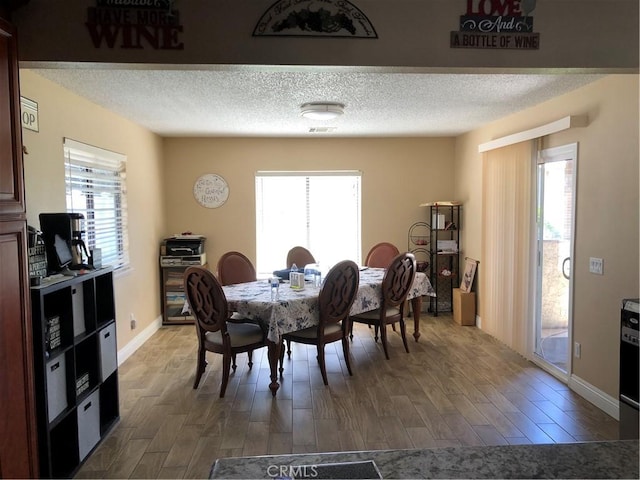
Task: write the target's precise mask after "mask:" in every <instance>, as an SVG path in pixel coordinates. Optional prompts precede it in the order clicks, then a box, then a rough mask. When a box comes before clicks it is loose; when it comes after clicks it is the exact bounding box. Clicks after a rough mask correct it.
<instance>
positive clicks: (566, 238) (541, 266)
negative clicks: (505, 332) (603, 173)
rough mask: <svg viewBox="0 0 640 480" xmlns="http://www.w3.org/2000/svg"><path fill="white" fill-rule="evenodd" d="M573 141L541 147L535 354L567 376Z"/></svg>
mask: <svg viewBox="0 0 640 480" xmlns="http://www.w3.org/2000/svg"><path fill="white" fill-rule="evenodd" d="M576 164H577V144H571V145H566V146H563V147H557V148H550V149H547V150H543V151H541V152H540V155H539V157H538V166H537V215H536V230H537V259H538V261H537V269H536V287H537V288H536V309H535V310H536V315H535V347H534V356H535V358H536V359H537V360H538V361H540V362H542V363H543V364H544V366H546V367H547V368H548V369H550V370H551V371H556V372H557V373H559V374H560V376H566V374H567V373H568V372H569V371H570V361H571V348H570V347H571V305H572V285H573V282H572V280H571V263H572V258H573V232H574V211H575V188H576Z"/></svg>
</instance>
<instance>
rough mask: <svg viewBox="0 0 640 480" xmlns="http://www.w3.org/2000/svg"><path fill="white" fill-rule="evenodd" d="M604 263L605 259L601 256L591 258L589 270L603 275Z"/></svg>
mask: <svg viewBox="0 0 640 480" xmlns="http://www.w3.org/2000/svg"><path fill="white" fill-rule="evenodd" d="M603 263H604V261H603V260H602V259H601V258H594V257H590V258H589V272H590V273H595V274H596V275H603V274H604V272H603Z"/></svg>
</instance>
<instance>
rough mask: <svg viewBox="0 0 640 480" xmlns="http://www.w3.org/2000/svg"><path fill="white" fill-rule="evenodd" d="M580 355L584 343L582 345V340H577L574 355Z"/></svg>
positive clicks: (574, 345)
mask: <svg viewBox="0 0 640 480" xmlns="http://www.w3.org/2000/svg"><path fill="white" fill-rule="evenodd" d="M580 355H582V345H580V342H575V343H574V344H573V356H574V357H576V358H580Z"/></svg>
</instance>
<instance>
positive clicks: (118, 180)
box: [64, 138, 129, 268]
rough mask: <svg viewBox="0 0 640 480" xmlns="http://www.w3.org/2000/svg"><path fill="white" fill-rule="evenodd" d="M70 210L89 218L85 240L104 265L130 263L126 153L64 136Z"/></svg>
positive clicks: (115, 265) (121, 265) (68, 209)
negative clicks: (97, 252) (96, 250)
mask: <svg viewBox="0 0 640 480" xmlns="http://www.w3.org/2000/svg"><path fill="white" fill-rule="evenodd" d="M64 158H65V172H66V174H65V177H66V194H67V211H68V212H73V213H81V214H82V215H84V218H85V222H84V223H85V233H84V236H83V239H84V242H85V244H86V245H87V248H88V249H94V248H99V249H101V253H102V265H103V266H111V267H114V268H120V267H124V266H126V265H128V264H129V240H128V234H127V229H128V228H127V193H126V165H127V157H126V156H125V155H122V154H119V153H115V152H111V151H109V150H104V149H102V148H98V147H94V146H91V145H87V144H84V143H80V142H76V141H74V140H71V139H68V138H65V139H64Z"/></svg>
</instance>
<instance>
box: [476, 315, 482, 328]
mask: <svg viewBox="0 0 640 480" xmlns="http://www.w3.org/2000/svg"><path fill="white" fill-rule="evenodd" d="M476 327H478V328H479V329H480V330H482V318H481V317H480V315H476Z"/></svg>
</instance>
